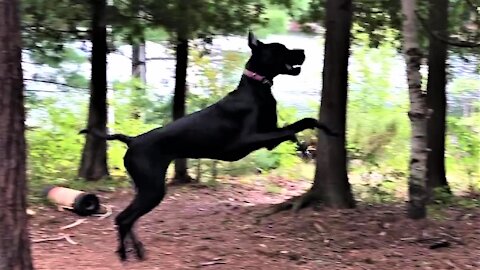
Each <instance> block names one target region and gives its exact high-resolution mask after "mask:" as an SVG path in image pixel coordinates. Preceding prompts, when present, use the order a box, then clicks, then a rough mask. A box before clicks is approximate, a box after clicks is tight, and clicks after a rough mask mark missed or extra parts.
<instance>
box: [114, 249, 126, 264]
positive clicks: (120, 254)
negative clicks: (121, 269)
mask: <svg viewBox="0 0 480 270" xmlns="http://www.w3.org/2000/svg"><path fill="white" fill-rule="evenodd" d="M115 253H116V254H117V256H118V258H119V259H120V261H122V262H125V261H127V251H126V250H125V248H119V249H117V251H115Z"/></svg>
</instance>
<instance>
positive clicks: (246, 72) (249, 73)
mask: <svg viewBox="0 0 480 270" xmlns="http://www.w3.org/2000/svg"><path fill="white" fill-rule="evenodd" d="M243 74H244V75H245V76H247V77H249V78H252V79H254V80H256V81H259V82H261V83H263V84H268V85H269V86H272V85H273V82H272V81H270V80H269V79H267V78H266V77H265V76H262V75H259V74H257V73H255V72H253V71H250V70H248V69H245V70H244V71H243Z"/></svg>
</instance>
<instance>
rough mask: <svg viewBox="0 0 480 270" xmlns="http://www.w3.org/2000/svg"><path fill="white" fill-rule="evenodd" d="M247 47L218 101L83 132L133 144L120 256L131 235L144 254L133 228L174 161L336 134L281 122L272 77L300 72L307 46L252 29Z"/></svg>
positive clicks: (231, 157)
mask: <svg viewBox="0 0 480 270" xmlns="http://www.w3.org/2000/svg"><path fill="white" fill-rule="evenodd" d="M248 46H249V47H250V49H251V57H250V59H249V60H248V62H247V63H246V65H245V70H244V72H243V74H242V77H241V79H240V83H239V84H238V86H237V88H236V89H235V90H234V91H232V92H230V93H229V94H228V95H227V96H225V97H224V98H222V99H221V100H220V101H218V102H217V103H215V104H213V105H211V106H209V107H207V108H205V109H203V110H200V111H197V112H195V113H192V114H190V115H187V116H185V117H183V118H180V119H178V120H176V121H174V122H172V123H170V124H168V125H166V126H164V127H161V128H156V129H153V130H150V131H148V132H146V133H143V134H140V135H138V136H135V137H131V136H126V135H123V134H113V135H106V134H103V133H102V132H100V131H98V130H89V129H85V130H82V131H81V133H87V134H89V136H92V135H93V136H97V137H100V138H103V139H106V140H120V141H122V142H124V143H126V144H127V145H128V150H127V152H126V154H125V156H124V164H125V168H126V169H127V171H128V173H129V174H130V176H131V178H132V179H133V182H134V184H135V187H136V195H135V198H134V199H133V201H132V202H131V203H130V205H128V207H127V208H125V209H124V210H123V211H122V212H121V213H120V214H119V215H118V216H117V217H116V218H115V223H116V225H117V230H118V235H119V247H118V250H117V253H118V255H119V257H120V259H121V260H125V259H126V258H127V254H126V243H125V241H126V237H129V239H130V240H132V244H133V248H134V251H135V253H136V256H137V257H138V258H139V259H143V258H144V248H143V244H142V243H141V242H140V241H139V240H138V238H137V237H136V235H135V233H134V232H133V229H132V228H133V225H134V223H135V222H136V221H137V220H138V219H139V218H140V217H141V216H143V215H145V214H147V213H148V212H150V211H151V210H152V209H153V208H155V207H156V206H157V205H158V204H159V203H160V202H161V201H162V199H163V198H164V196H165V191H166V186H165V174H166V171H167V168H168V166H169V164H170V163H171V161H172V160H174V159H177V158H206V159H217V160H224V161H236V160H239V159H241V158H243V157H245V156H247V155H248V154H250V153H251V152H253V151H255V150H258V149H260V148H267V149H269V150H272V149H273V148H275V147H276V146H277V145H279V144H280V143H282V142H285V141H289V140H290V141H294V142H298V141H297V138H296V136H295V134H296V133H297V132H300V131H302V130H305V129H313V128H319V129H321V130H323V131H324V132H325V133H326V134H327V135H330V136H335V135H336V134H335V133H334V132H332V131H331V130H330V129H329V128H328V127H326V126H325V125H323V124H322V123H319V122H318V121H317V120H316V119H313V118H304V119H301V120H299V121H297V122H295V123H293V124H290V125H287V126H285V127H281V128H279V127H278V126H277V103H276V100H275V98H274V97H273V95H272V91H271V87H272V85H273V82H272V81H273V78H275V77H276V76H277V75H281V74H284V75H293V76H296V75H298V74H299V73H300V71H301V65H302V64H303V62H304V61H305V54H304V51H303V50H299V49H293V50H292V49H287V47H285V46H284V45H283V44H280V43H268V44H267V43H262V42H261V41H260V40H258V39H257V38H256V37H255V36H254V34H253V33H252V32H249V33H248Z"/></svg>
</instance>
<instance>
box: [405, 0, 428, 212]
mask: <svg viewBox="0 0 480 270" xmlns="http://www.w3.org/2000/svg"><path fill="white" fill-rule="evenodd" d="M416 2H417V1H416V0H402V12H403V16H404V20H403V39H404V41H403V42H404V50H405V60H406V68H407V70H406V72H407V82H408V92H409V97H410V111H409V112H408V116H409V118H410V122H411V129H412V134H411V143H410V155H411V156H410V166H409V170H410V175H409V179H408V194H409V202H408V216H409V217H410V218H412V219H420V218H425V217H426V215H427V212H426V211H427V210H426V207H425V204H426V200H427V191H426V186H427V106H426V97H425V96H426V95H425V94H424V93H422V87H421V86H422V75H421V74H420V64H421V59H422V52H421V51H420V48H419V44H418V39H417V17H416V14H415V9H416V8H417V3H416Z"/></svg>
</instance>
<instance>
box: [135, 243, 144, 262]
mask: <svg viewBox="0 0 480 270" xmlns="http://www.w3.org/2000/svg"><path fill="white" fill-rule="evenodd" d="M134 249H135V255H136V256H137V259H139V260H141V261H143V260H145V247H144V246H143V244H142V242H140V241H138V242H137V243H135V245H134Z"/></svg>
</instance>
